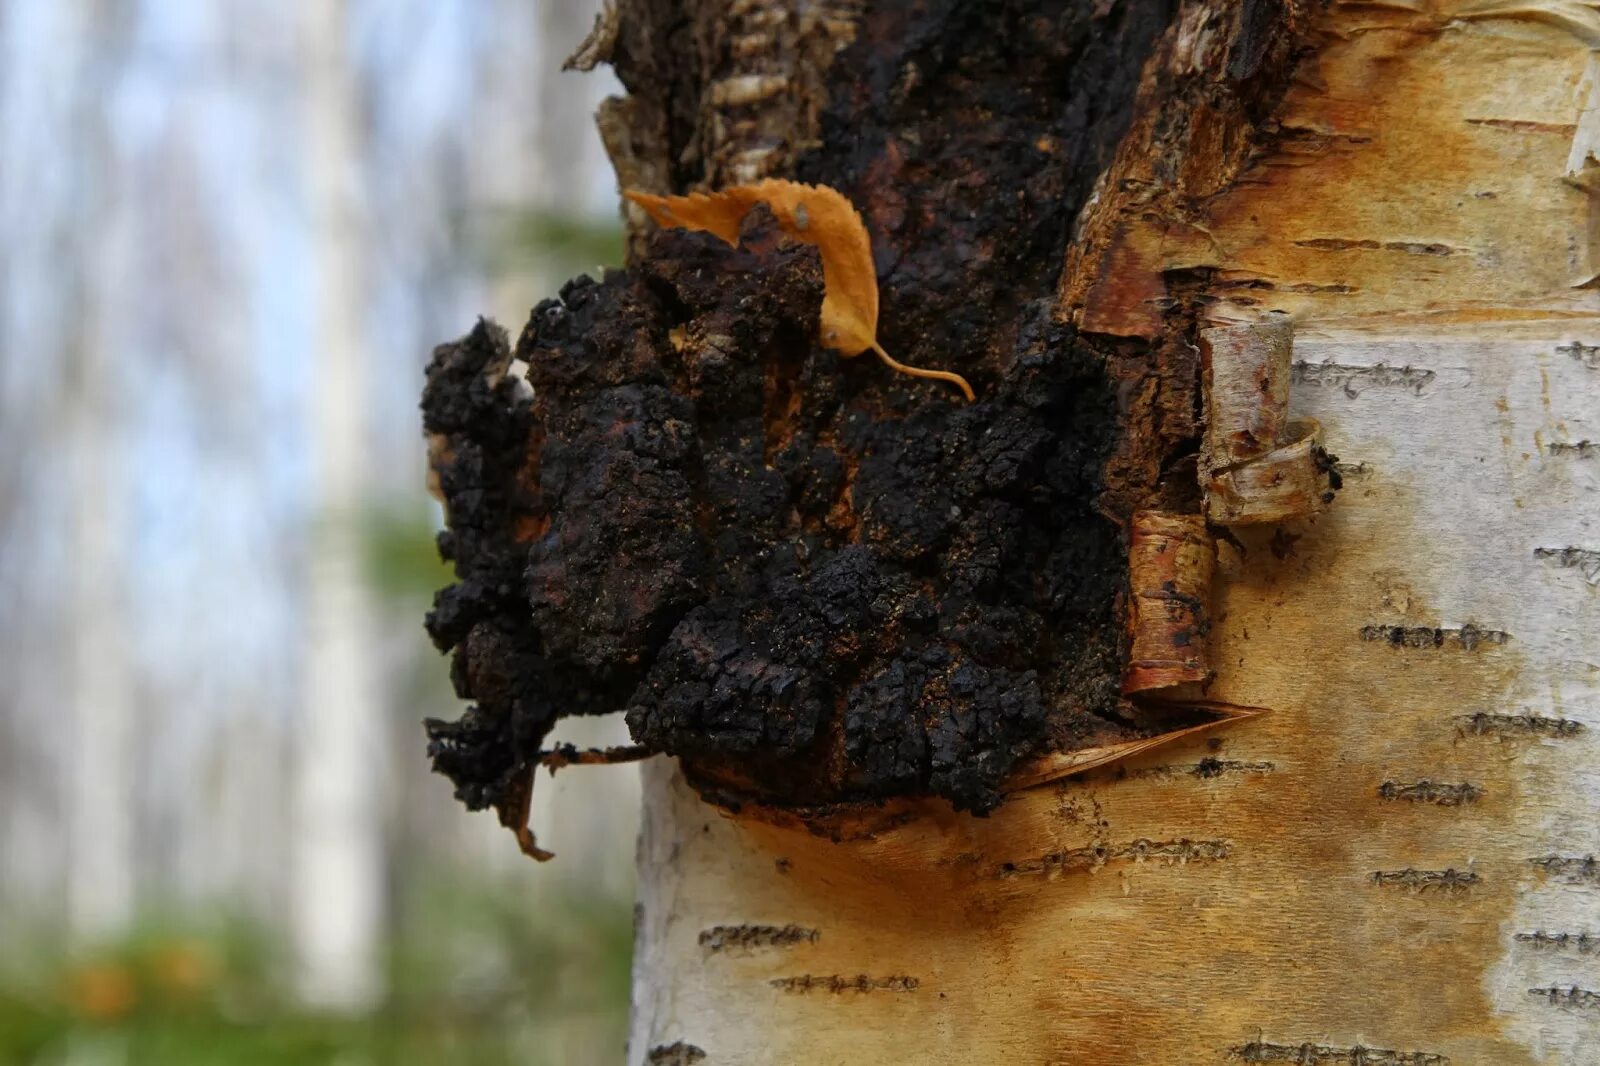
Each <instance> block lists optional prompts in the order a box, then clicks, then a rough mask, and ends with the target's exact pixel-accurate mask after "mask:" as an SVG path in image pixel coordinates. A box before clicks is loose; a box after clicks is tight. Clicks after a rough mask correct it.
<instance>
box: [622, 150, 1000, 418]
mask: <svg viewBox="0 0 1600 1066" xmlns="http://www.w3.org/2000/svg"><path fill="white" fill-rule="evenodd" d="M623 195H625V196H626V197H627V198H628V199H630V200H632V201H633V202H634V203H636V204H638V205H639V206H640V207H642V208H644V209H645V211H646V212H648V213H649V215H650V217H651V218H653V219H655V221H656V223H657V224H658V225H661V226H668V227H671V226H678V227H682V228H683V229H690V230H704V231H705V232H707V233H713V234H716V236H718V237H720V238H721V239H722V240H723V241H726V242H727V243H728V244H737V243H738V242H739V224H740V223H741V222H742V221H743V220H744V216H745V215H747V214H749V213H750V209H751V208H753V207H755V206H756V204H760V203H764V204H766V205H767V206H768V207H769V208H771V209H772V214H773V216H774V217H775V218H776V219H777V220H778V225H779V227H780V228H782V230H783V231H784V232H785V233H787V234H788V235H789V236H791V237H793V238H795V239H796V240H799V241H804V242H805V243H806V244H810V245H813V246H814V247H815V248H816V249H817V251H819V252H820V253H821V254H822V283H823V296H822V343H823V344H825V345H827V346H828V347H830V348H833V349H836V350H837V351H839V352H840V353H841V354H843V355H847V356H853V355H860V354H861V353H862V352H864V351H866V350H867V349H869V348H870V349H871V350H872V351H874V352H876V353H877V354H878V358H880V359H882V360H883V361H884V362H885V363H887V364H888V365H889V366H891V367H893V368H894V369H895V370H898V371H900V372H901V373H903V374H910V375H912V376H914V377H920V378H936V379H938V380H940V381H948V382H950V383H952V384H953V385H955V386H956V387H957V388H959V389H960V390H961V391H962V393H964V394H965V395H966V397H967V399H968V400H971V399H972V398H973V395H972V386H970V385H968V384H967V379H966V378H964V377H962V376H961V375H960V374H953V373H950V372H949V371H945V370H924V369H922V368H920V367H912V366H906V365H905V364H903V363H899V362H896V361H895V360H894V359H892V358H891V357H890V356H889V353H887V352H885V351H884V350H883V347H882V346H881V345H879V344H878V271H877V268H876V267H875V266H874V265H873V263H872V240H871V238H870V237H869V236H868V235H867V227H866V224H865V223H864V222H862V221H861V215H860V213H859V212H857V211H856V209H855V205H854V204H852V203H851V202H850V201H849V200H848V199H847V198H846V197H845V196H844V194H842V193H840V192H839V191H838V190H837V189H832V188H829V187H828V186H826V185H804V184H801V183H800V182H797V181H779V180H777V179H768V180H766V181H758V182H756V183H755V184H754V185H735V186H732V187H731V188H727V189H723V190H722V191H721V192H715V193H709V194H708V193H693V194H691V195H689V196H651V195H649V194H648V193H640V192H625V193H624V194H623Z"/></svg>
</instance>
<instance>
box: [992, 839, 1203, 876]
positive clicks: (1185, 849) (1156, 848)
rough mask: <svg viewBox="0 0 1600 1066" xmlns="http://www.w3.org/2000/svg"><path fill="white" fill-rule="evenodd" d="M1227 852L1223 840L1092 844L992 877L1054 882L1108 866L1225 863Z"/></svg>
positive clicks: (1011, 864) (1003, 870)
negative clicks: (1113, 863) (1117, 864)
mask: <svg viewBox="0 0 1600 1066" xmlns="http://www.w3.org/2000/svg"><path fill="white" fill-rule="evenodd" d="M1231 851H1232V848H1231V846H1230V845H1229V844H1228V842H1227V841H1226V840H1160V841H1157V840H1133V841H1129V842H1128V843H1126V844H1093V845H1090V846H1088V847H1082V848H1071V849H1069V850H1067V851H1052V852H1050V853H1049V854H1048V855H1042V856H1040V857H1039V858H1037V859H1025V860H1023V861H1021V862H1008V863H1004V864H1002V865H1001V866H1000V867H999V869H997V870H996V871H995V876H996V877H999V878H1002V879H1008V878H1013V877H1028V876H1041V875H1042V876H1043V877H1045V878H1047V879H1049V880H1054V879H1055V878H1057V877H1060V876H1061V875H1062V874H1065V873H1074V872H1077V871H1079V870H1097V869H1099V868H1100V867H1102V866H1104V865H1106V864H1107V863H1109V862H1144V861H1150V860H1154V861H1156V862H1160V863H1163V864H1169V863H1189V862H1217V861H1219V860H1221V859H1226V858H1227V857H1228V855H1229V854H1230V852H1231Z"/></svg>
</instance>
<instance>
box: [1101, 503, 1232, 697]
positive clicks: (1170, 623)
mask: <svg viewBox="0 0 1600 1066" xmlns="http://www.w3.org/2000/svg"><path fill="white" fill-rule="evenodd" d="M1129 540H1130V542H1129V546H1128V570H1129V584H1130V586H1131V589H1130V591H1131V597H1130V600H1129V608H1128V629H1129V631H1130V633H1131V634H1132V647H1131V650H1130V651H1129V653H1128V668H1127V672H1126V673H1125V674H1124V675H1123V680H1122V691H1123V692H1125V693H1135V692H1146V691H1150V690H1157V689H1164V688H1170V687H1172V686H1174V685H1181V684H1185V683H1188V682H1203V681H1205V680H1207V679H1208V678H1209V677H1210V676H1211V673H1210V671H1209V670H1208V669H1207V668H1206V662H1205V637H1206V632H1207V631H1208V630H1209V628H1210V619H1209V617H1208V616H1209V611H1210V608H1209V606H1208V605H1209V603H1210V600H1211V579H1212V573H1213V571H1214V570H1215V568H1216V553H1215V549H1214V548H1213V547H1212V543H1211V535H1210V534H1209V533H1208V532H1206V523H1205V519H1204V518H1202V517H1201V516H1199V515H1172V514H1162V513H1161V512H1158V511H1141V512H1139V513H1138V514H1136V515H1134V516H1133V528H1132V531H1131V534H1130V538H1129Z"/></svg>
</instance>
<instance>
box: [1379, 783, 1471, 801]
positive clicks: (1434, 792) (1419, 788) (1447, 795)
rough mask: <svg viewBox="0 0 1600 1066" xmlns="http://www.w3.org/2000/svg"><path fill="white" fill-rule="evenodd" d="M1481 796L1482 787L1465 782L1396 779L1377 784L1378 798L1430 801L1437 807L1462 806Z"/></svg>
mask: <svg viewBox="0 0 1600 1066" xmlns="http://www.w3.org/2000/svg"><path fill="white" fill-rule="evenodd" d="M1482 796H1483V789H1482V788H1480V787H1479V786H1477V785H1473V784H1469V783H1466V782H1462V783H1461V784H1454V785H1450V784H1444V783H1443V782H1439V781H1417V782H1414V783H1412V784H1409V785H1405V784H1401V783H1400V782H1398V781H1385V782H1384V783H1383V784H1381V785H1379V786H1378V798H1379V799H1384V800H1404V801H1406V802H1409V803H1431V804H1434V805H1435V806H1439V807H1462V806H1465V805H1467V804H1469V803H1476V802H1478V800H1479V799H1480V798H1482Z"/></svg>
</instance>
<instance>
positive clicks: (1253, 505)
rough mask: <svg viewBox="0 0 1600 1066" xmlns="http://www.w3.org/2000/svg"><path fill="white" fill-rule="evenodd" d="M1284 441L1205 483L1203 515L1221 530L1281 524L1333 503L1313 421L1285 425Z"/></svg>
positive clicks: (1328, 466)
mask: <svg viewBox="0 0 1600 1066" xmlns="http://www.w3.org/2000/svg"><path fill="white" fill-rule="evenodd" d="M1289 436H1290V438H1291V440H1290V443H1288V444H1285V445H1283V446H1282V447H1278V448H1274V449H1272V450H1271V451H1270V452H1267V453H1266V454H1265V455H1263V456H1260V457H1259V458H1257V459H1253V460H1251V461H1250V462H1247V463H1241V464H1239V465H1238V466H1236V467H1234V468H1232V469H1230V470H1223V471H1221V472H1220V473H1218V474H1217V475H1216V476H1214V477H1213V478H1212V479H1211V480H1210V481H1209V482H1207V484H1206V514H1207V516H1208V517H1209V518H1210V519H1211V521H1213V522H1216V523H1218V524H1219V525H1224V526H1240V525H1250V524H1259V523H1264V522H1282V521H1285V520H1286V519H1290V518H1299V517H1301V516H1303V515H1308V514H1312V513H1314V512H1316V511H1320V510H1322V508H1323V507H1325V506H1327V504H1328V502H1329V501H1330V500H1332V499H1333V487H1332V486H1331V485H1330V483H1329V478H1330V476H1331V464H1330V463H1329V462H1328V461H1327V453H1326V452H1324V451H1323V450H1322V446H1321V444H1320V439H1321V436H1322V427H1321V426H1320V425H1319V424H1318V422H1317V420H1316V419H1314V418H1302V419H1299V420H1297V421H1295V422H1292V423H1290V433H1289Z"/></svg>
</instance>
